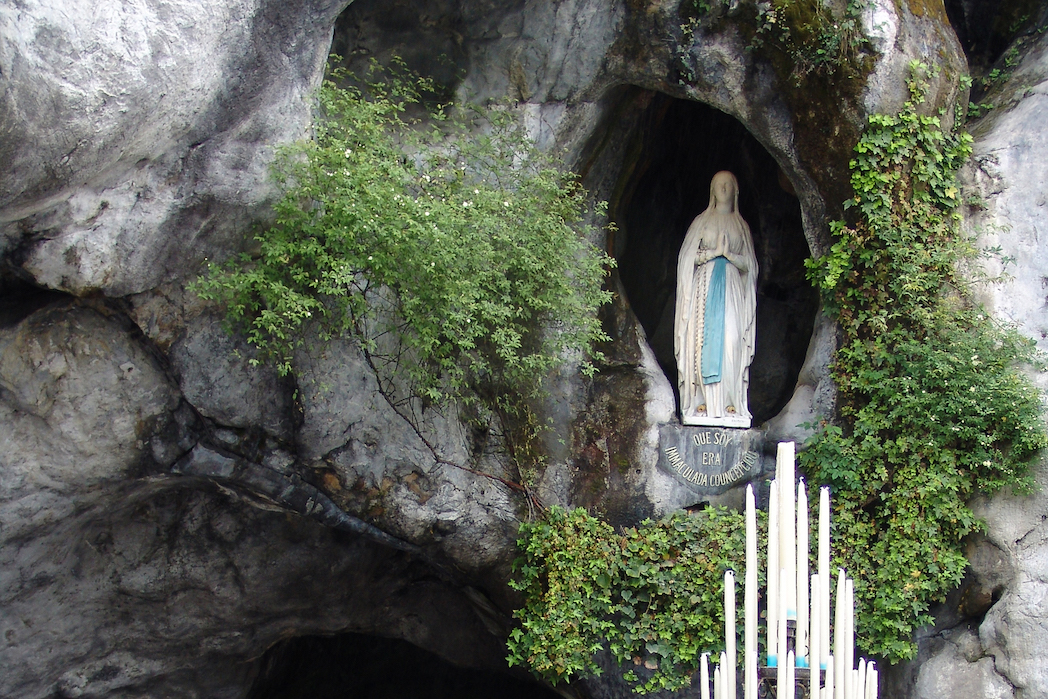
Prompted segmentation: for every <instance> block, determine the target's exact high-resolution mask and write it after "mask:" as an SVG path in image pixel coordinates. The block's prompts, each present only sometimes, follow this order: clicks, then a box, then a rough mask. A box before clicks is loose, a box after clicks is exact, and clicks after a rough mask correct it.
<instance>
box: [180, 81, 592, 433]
mask: <svg viewBox="0 0 1048 699" xmlns="http://www.w3.org/2000/svg"><path fill="white" fill-rule="evenodd" d="M382 78H383V79H382V80H381V81H373V82H371V83H369V84H368V85H367V86H366V87H354V86H353V85H354V84H357V83H359V80H357V79H356V78H355V77H354V76H351V75H348V74H346V73H344V72H341V71H335V72H334V73H333V74H332V75H331V76H330V78H329V79H328V80H325V82H324V84H323V87H322V88H321V90H320V93H319V105H318V106H319V112H318V115H317V118H316V120H315V122H314V127H313V128H314V137H313V138H312V139H311V140H308V141H305V142H302V143H297V144H295V145H293V146H291V147H288V148H285V149H283V150H282V151H281V152H280V153H279V157H278V158H277V161H276V165H275V168H274V173H275V176H276V179H277V182H278V183H279V185H280V187H281V188H282V190H283V196H282V197H281V199H280V200H279V201H278V202H277V204H276V206H275V213H276V217H275V220H274V221H273V223H272V224H271V225H268V226H265V227H263V228H261V229H260V230H259V231H258V233H257V235H256V241H257V249H256V250H255V251H254V252H252V253H250V254H245V255H244V256H242V257H241V258H238V259H234V260H230V261H229V262H228V263H226V264H222V265H213V266H212V267H211V268H210V270H209V272H208V274H207V275H206V276H205V277H204V278H203V279H202V280H201V281H200V282H199V283H198V284H197V285H196V290H197V292H198V293H199V294H200V295H201V296H202V297H204V298H206V299H212V300H215V301H217V302H219V303H221V304H222V305H223V306H224V307H225V308H226V310H227V313H228V318H229V320H230V323H231V325H232V326H233V327H234V328H235V329H236V330H239V331H240V332H243V333H244V334H245V335H246V336H247V339H248V341H249V342H250V343H251V344H252V345H254V346H255V347H256V348H257V349H258V350H259V351H260V357H261V360H262V361H272V362H274V363H275V364H276V366H277V368H278V369H279V370H280V372H281V373H282V374H287V373H290V372H295V371H296V370H297V369H298V367H297V366H296V356H297V353H298V352H300V350H308V349H309V345H308V342H307V338H309V337H310V336H311V335H314V334H315V336H316V337H318V338H319V339H320V340H321V341H325V340H328V339H330V338H333V337H348V338H351V339H353V340H354V341H355V342H356V344H357V345H358V346H359V347H360V349H361V351H362V352H363V354H364V356H365V358H366V359H367V360H368V361H369V362H370V363H371V365H372V367H373V368H374V369H375V372H376V376H377V377H378V380H379V385H380V391H381V392H382V393H383V395H384V396H385V397H386V398H387V399H388V400H389V401H390V402H391V404H392V405H393V406H394V407H395V408H397V409H398V410H400V411H401V413H402V415H404V416H405V417H406V418H408V419H411V420H415V418H416V416H417V411H418V410H419V406H420V405H439V404H442V403H445V402H447V401H448V400H452V399H454V400H457V401H459V402H460V404H466V405H471V404H472V405H476V404H480V405H482V406H484V407H485V408H487V409H489V410H490V411H493V412H494V413H495V414H496V416H497V417H501V418H505V419H507V420H514V419H516V420H518V421H519V420H520V419H527V416H528V415H530V413H529V412H528V410H527V400H528V399H529V398H530V397H532V396H534V395H536V393H537V392H538V391H539V390H540V388H541V380H542V377H544V376H546V375H548V373H549V372H550V371H551V370H552V369H553V368H554V367H555V366H557V365H558V364H560V363H562V362H563V361H565V360H566V359H567V358H569V357H576V358H578V359H580V360H581V364H582V370H583V371H584V372H589V371H592V365H591V364H589V363H588V361H587V358H588V357H596V356H599V353H596V352H595V351H594V344H595V343H596V342H598V341H603V340H606V339H607V337H606V335H605V334H604V332H603V331H602V329H601V326H600V321H599V320H598V318H597V309H598V308H599V307H600V306H601V305H602V304H604V303H606V302H607V301H608V300H609V299H610V293H609V292H608V291H606V290H603V289H602V283H603V279H604V276H605V275H606V274H607V271H608V269H609V268H610V267H611V266H612V260H611V259H610V258H609V257H608V256H607V255H605V254H603V253H602V252H600V251H599V250H598V249H597V248H595V247H594V246H593V245H591V244H590V243H588V242H587V236H589V235H590V234H591V233H592V231H591V227H590V226H589V225H588V224H587V223H586V220H587V216H588V215H589V214H590V213H593V214H595V215H600V214H601V213H602V212H601V211H599V210H598V211H597V212H590V211H589V209H588V207H587V199H586V193H585V191H584V190H583V189H582V188H581V187H580V186H579V185H578V183H577V182H576V180H575V178H574V176H573V175H571V173H568V172H565V171H564V170H563V169H562V167H561V166H560V165H559V163H558V161H557V160H556V158H555V156H554V154H549V153H543V152H540V151H539V150H538V149H537V148H536V147H535V146H534V144H533V142H532V140H531V139H530V138H529V136H528V134H527V133H526V131H525V129H524V128H523V126H522V124H521V123H520V119H519V118H518V116H517V114H516V113H515V112H513V111H512V110H508V109H503V108H499V107H495V108H490V109H481V108H479V107H470V106H468V105H458V106H453V105H432V104H427V103H426V99H425V98H426V96H427V95H432V94H433V93H434V92H435V90H434V85H433V84H432V82H431V81H429V80H425V79H421V78H419V77H418V76H414V75H410V74H408V73H406V71H403V70H399V69H397V68H396V67H394V69H393V70H392V71H391V72H389V73H388V74H385V75H383V76H382ZM411 114H414V115H416V117H417V118H414V119H413V118H410V117H409V115H411ZM423 117H424V118H423ZM415 423H416V424H417V420H415ZM504 427H505V425H504Z"/></svg>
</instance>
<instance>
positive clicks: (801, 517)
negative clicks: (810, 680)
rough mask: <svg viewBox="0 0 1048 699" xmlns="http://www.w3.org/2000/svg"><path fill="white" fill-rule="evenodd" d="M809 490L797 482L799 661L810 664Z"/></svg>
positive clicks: (802, 664)
mask: <svg viewBox="0 0 1048 699" xmlns="http://www.w3.org/2000/svg"><path fill="white" fill-rule="evenodd" d="M808 583H809V578H808V492H807V489H806V488H805V487H804V479H803V478H802V479H800V481H799V482H798V483H797V644H796V645H797V663H798V667H806V666H807V665H808V645H809V638H808V636H809V634H808V611H809V609H808Z"/></svg>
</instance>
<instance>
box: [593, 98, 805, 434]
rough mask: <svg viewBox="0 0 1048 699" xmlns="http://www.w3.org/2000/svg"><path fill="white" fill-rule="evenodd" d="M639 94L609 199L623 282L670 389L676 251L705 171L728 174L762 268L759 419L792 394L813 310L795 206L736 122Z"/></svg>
mask: <svg viewBox="0 0 1048 699" xmlns="http://www.w3.org/2000/svg"><path fill="white" fill-rule="evenodd" d="M643 98H644V99H648V100H650V101H649V102H648V104H647V106H646V107H645V108H644V109H643V111H642V113H641V114H640V115H639V118H638V120H637V122H636V126H635V127H634V131H633V135H632V136H631V140H632V143H631V144H630V145H629V146H627V156H626V162H625V167H624V168H623V172H622V174H621V175H620V178H619V182H618V185H617V192H616V196H615V197H614V198H613V202H612V211H611V216H612V219H613V220H614V221H615V222H616V223H617V225H618V227H619V230H618V232H617V233H616V238H615V241H614V243H613V249H614V253H615V257H616V258H617V260H618V264H619V275H620V278H621V281H622V286H623V288H624V290H625V292H626V295H627V297H628V299H629V304H630V306H631V308H632V309H633V311H634V313H636V315H637V318H638V320H639V321H640V323H641V325H642V326H643V327H644V331H645V333H646V334H647V337H648V343H649V345H650V346H651V348H652V350H653V351H654V353H655V356H656V358H657V359H658V361H659V364H660V365H661V367H662V369H663V371H664V372H665V374H666V376H667V377H668V378H669V379H670V382H671V383H672V384H673V386H674V390H675V391H676V383H677V381H676V377H677V368H676V361H675V359H674V355H673V311H674V297H675V294H676V275H677V270H676V265H677V255H678V252H679V250H680V246H681V243H682V242H683V241H684V235H685V233H686V232H687V229H688V225H689V224H690V223H691V221H692V219H693V218H694V217H695V216H697V215H698V214H699V213H701V212H702V211H703V210H704V209H705V208H706V206H707V204H708V203H709V188H710V180H711V179H712V177H713V175H714V174H715V173H716V172H718V171H720V170H729V171H731V172H733V173H734V174H735V176H736V178H737V179H738V181H739V190H740V193H739V210H740V213H741V214H742V216H743V218H744V219H746V221H747V223H748V224H749V226H750V230H751V232H752V234H753V243H754V247H755V249H756V254H757V261H758V264H759V267H760V273H759V275H758V281H757V337H756V349H755V353H754V358H753V363H752V365H751V366H750V388H749V405H750V410H751V412H752V413H753V424H754V426H758V425H760V424H761V423H762V422H765V421H766V420H768V419H769V418H771V417H774V416H775V415H776V414H777V413H778V412H779V411H780V410H782V408H783V407H784V406H785V405H786V403H787V402H789V399H790V397H791V396H792V395H793V391H794V388H795V386H796V382H797V377H798V375H799V373H800V369H801V365H802V364H803V362H804V357H805V354H806V352H807V349H808V344H809V342H810V340H811V334H812V327H813V325H814V321H815V314H816V312H817V310H818V303H819V298H818V293H817V292H816V290H815V289H814V288H813V287H812V286H811V284H810V283H809V282H808V281H807V278H806V276H805V268H804V260H805V258H807V257H808V256H809V255H810V254H811V253H810V251H809V248H808V243H807V240H806V239H805V237H804V227H803V224H802V221H801V210H800V203H799V202H798V199H797V197H796V195H795V194H794V193H793V192H794V190H793V188H792V185H791V183H790V181H789V179H788V178H787V177H786V175H785V174H784V173H783V172H782V171H781V169H780V168H779V166H778V164H777V163H776V161H775V159H774V158H773V157H772V155H771V154H770V153H768V151H767V150H765V148H764V147H763V146H762V145H761V144H760V142H758V141H757V139H756V138H755V137H754V136H753V135H752V134H750V133H749V131H747V129H746V127H745V126H744V125H743V124H742V123H741V122H739V121H738V120H737V119H735V118H734V117H732V116H730V115H728V114H725V113H724V112H721V111H719V110H717V109H714V108H712V107H709V106H707V105H704V104H701V103H698V102H692V101H688V100H682V99H674V98H671V97H668V96H666V95H662V94H652V93H647V95H643ZM630 99H636V97H632V98H630Z"/></svg>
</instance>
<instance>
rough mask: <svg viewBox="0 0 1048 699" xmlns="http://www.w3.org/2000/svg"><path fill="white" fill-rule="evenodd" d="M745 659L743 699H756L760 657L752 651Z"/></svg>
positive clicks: (755, 651)
mask: <svg viewBox="0 0 1048 699" xmlns="http://www.w3.org/2000/svg"><path fill="white" fill-rule="evenodd" d="M746 658H747V664H746V681H745V683H744V686H745V689H746V691H745V693H744V699H757V685H758V684H759V682H758V679H757V664H758V663H759V662H760V657H759V655H758V654H757V650H756V649H754V650H751V651H749V652H748V653H747V654H746ZM874 699H876V698H874Z"/></svg>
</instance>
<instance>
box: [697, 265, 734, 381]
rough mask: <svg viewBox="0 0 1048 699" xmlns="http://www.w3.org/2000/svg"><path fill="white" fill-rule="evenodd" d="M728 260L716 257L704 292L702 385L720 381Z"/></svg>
mask: <svg viewBox="0 0 1048 699" xmlns="http://www.w3.org/2000/svg"><path fill="white" fill-rule="evenodd" d="M727 265H728V260H727V259H726V258H724V257H718V258H717V259H715V260H714V261H713V274H712V275H710V286H709V289H707V291H706V311H705V313H704V316H703V317H704V321H703V326H702V360H701V361H702V383H704V384H711V383H718V382H719V381H720V380H721V361H722V359H723V358H724V287H725V277H726V270H727Z"/></svg>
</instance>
